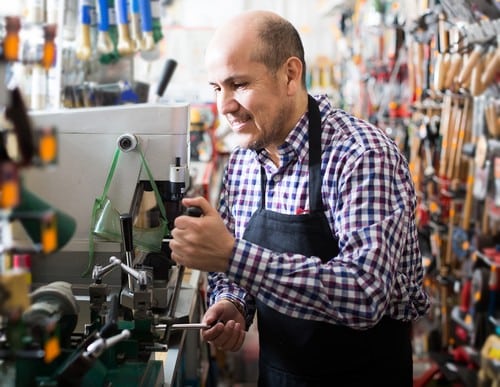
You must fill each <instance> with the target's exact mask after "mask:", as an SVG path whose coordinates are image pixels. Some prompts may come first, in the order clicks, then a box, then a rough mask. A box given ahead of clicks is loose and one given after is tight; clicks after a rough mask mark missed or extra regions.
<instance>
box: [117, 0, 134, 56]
mask: <svg viewBox="0 0 500 387" xmlns="http://www.w3.org/2000/svg"><path fill="white" fill-rule="evenodd" d="M115 4H116V9H117V16H118V18H117V20H118V44H117V49H118V52H119V53H120V55H123V56H127V55H130V54H132V53H133V52H134V47H133V44H132V41H131V39H130V29H129V18H128V7H127V0H116V3H115Z"/></svg>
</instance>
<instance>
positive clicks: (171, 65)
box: [156, 59, 177, 97]
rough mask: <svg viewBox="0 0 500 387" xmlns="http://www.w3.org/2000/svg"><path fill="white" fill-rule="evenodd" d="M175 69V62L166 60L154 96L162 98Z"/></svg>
mask: <svg viewBox="0 0 500 387" xmlns="http://www.w3.org/2000/svg"><path fill="white" fill-rule="evenodd" d="M176 67H177V62H176V61H175V60H174V59H168V60H167V61H166V62H165V67H163V73H162V77H161V79H160V83H159V84H158V89H157V90H156V95H157V96H158V97H162V96H163V93H164V92H165V89H166V88H167V85H168V84H169V82H170V78H172V75H173V74H174V71H175V69H176Z"/></svg>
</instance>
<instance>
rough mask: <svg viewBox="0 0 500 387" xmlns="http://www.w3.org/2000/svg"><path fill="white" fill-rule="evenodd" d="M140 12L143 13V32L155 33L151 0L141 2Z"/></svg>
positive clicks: (140, 0) (141, 0)
mask: <svg viewBox="0 0 500 387" xmlns="http://www.w3.org/2000/svg"><path fill="white" fill-rule="evenodd" d="M139 10H140V13H141V28H142V32H152V31H153V16H152V14H151V2H150V0H139Z"/></svg>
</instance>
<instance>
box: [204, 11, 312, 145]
mask: <svg viewBox="0 0 500 387" xmlns="http://www.w3.org/2000/svg"><path fill="white" fill-rule="evenodd" d="M249 16H250V15H249V14H248V15H245V16H243V17H241V18H239V19H236V20H233V21H232V22H231V23H228V24H227V25H226V26H225V27H223V28H221V29H219V30H218V31H217V32H216V34H215V35H214V38H213V39H212V41H211V43H210V45H209V47H208V49H207V54H206V65H207V70H208V76H209V83H210V84H211V85H212V87H213V88H214V90H215V93H216V98H217V107H218V109H219V112H220V113H221V114H223V115H224V116H225V118H226V119H227V121H228V122H229V124H230V126H231V128H232V130H233V131H234V132H235V133H236V134H237V136H238V139H239V143H240V145H241V146H242V147H245V148H250V149H261V148H267V149H268V150H270V151H271V152H272V150H273V149H275V148H276V147H277V146H279V145H280V144H281V143H282V142H283V140H284V139H285V137H286V135H287V134H288V133H289V132H290V130H291V129H292V128H293V127H294V125H295V124H296V122H297V120H298V118H299V117H300V115H301V114H302V113H303V111H301V112H299V111H297V107H298V104H297V95H298V94H297V91H298V89H299V88H300V76H301V70H302V66H301V64H300V60H298V59H297V58H294V57H290V58H289V59H288V60H286V61H285V63H283V64H282V65H281V66H280V67H279V68H278V69H277V71H271V70H270V69H269V68H268V67H267V66H266V65H265V64H264V63H262V61H259V60H258V59H257V58H258V56H259V55H258V54H259V50H260V49H261V47H260V44H259V41H258V39H257V26H258V21H257V20H256V19H257V18H255V17H249ZM304 93H305V92H304ZM306 100H307V95H306Z"/></svg>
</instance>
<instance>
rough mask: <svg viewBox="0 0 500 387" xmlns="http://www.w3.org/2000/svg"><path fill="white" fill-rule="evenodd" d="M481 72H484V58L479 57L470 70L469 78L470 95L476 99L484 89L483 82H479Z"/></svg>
mask: <svg viewBox="0 0 500 387" xmlns="http://www.w3.org/2000/svg"><path fill="white" fill-rule="evenodd" d="M483 70H484V58H482V57H480V58H479V60H478V61H477V63H476V65H475V66H474V68H473V69H472V73H471V77H470V93H471V94H472V95H473V96H474V97H477V96H478V95H480V94H482V93H483V92H484V90H485V89H486V87H485V86H484V84H483V82H481V77H482V75H483Z"/></svg>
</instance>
